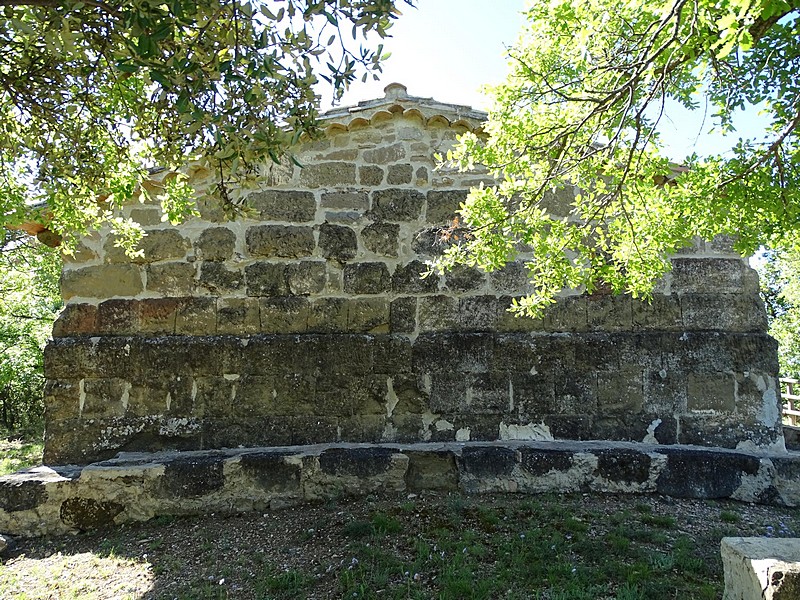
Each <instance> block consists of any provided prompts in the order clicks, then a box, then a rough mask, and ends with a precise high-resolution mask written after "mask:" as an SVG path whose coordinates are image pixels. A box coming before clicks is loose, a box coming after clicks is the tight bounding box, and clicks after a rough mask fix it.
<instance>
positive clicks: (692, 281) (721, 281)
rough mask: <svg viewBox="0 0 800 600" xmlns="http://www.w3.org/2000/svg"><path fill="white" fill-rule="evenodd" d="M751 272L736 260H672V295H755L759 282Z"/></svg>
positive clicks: (741, 262) (740, 260) (740, 261)
mask: <svg viewBox="0 0 800 600" xmlns="http://www.w3.org/2000/svg"><path fill="white" fill-rule="evenodd" d="M751 272H752V269H750V267H749V266H747V265H746V264H745V263H744V262H743V261H742V259H737V258H674V259H672V285H671V287H672V291H673V293H679V294H681V293H690V294H695V293H704V292H708V291H709V290H715V291H717V292H720V293H739V294H742V293H744V294H757V293H758V279H757V277H754V276H752V275H750V273H751Z"/></svg>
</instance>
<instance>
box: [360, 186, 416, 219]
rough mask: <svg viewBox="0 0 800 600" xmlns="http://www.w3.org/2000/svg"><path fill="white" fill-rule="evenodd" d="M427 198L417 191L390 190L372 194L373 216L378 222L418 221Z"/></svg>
mask: <svg viewBox="0 0 800 600" xmlns="http://www.w3.org/2000/svg"><path fill="white" fill-rule="evenodd" d="M424 203H425V196H423V195H422V194H421V193H420V192H418V191H417V190H412V189H401V188H389V189H386V190H378V191H375V192H372V211H371V215H372V217H373V218H374V219H376V220H378V221H401V222H402V221H416V220H418V219H419V218H420V216H421V215H422V206H423V204H424Z"/></svg>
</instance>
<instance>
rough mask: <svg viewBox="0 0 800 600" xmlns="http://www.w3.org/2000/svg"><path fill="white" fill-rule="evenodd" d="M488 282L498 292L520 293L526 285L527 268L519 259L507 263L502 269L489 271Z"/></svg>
mask: <svg viewBox="0 0 800 600" xmlns="http://www.w3.org/2000/svg"><path fill="white" fill-rule="evenodd" d="M489 283H490V284H491V286H492V288H494V289H495V290H496V291H498V292H501V293H505V294H520V293H522V292H524V291H525V290H526V289H527V287H528V269H527V268H526V267H525V263H523V262H521V261H515V262H510V263H507V264H506V265H505V266H504V267H503V268H502V269H497V270H496V271H491V272H490V273H489Z"/></svg>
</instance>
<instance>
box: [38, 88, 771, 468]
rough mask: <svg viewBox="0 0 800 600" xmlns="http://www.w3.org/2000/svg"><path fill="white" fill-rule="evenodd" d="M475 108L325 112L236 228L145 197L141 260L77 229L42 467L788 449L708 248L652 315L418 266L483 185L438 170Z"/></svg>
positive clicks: (767, 376)
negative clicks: (172, 210) (533, 444)
mask: <svg viewBox="0 0 800 600" xmlns="http://www.w3.org/2000/svg"><path fill="white" fill-rule="evenodd" d="M484 116H485V115H483V114H482V113H480V112H477V111H474V110H471V109H469V108H467V107H462V106H454V105H446V104H441V103H438V102H436V101H434V100H430V99H422V98H414V97H410V96H408V95H407V94H406V93H405V88H403V87H402V86H400V85H398V84H392V85H390V86H388V87H387V95H386V97H385V98H382V99H378V100H374V101H370V102H365V103H361V104H360V105H359V106H357V107H352V108H343V109H338V110H336V111H333V112H331V113H328V115H327V116H326V117H325V123H326V127H327V129H326V136H325V137H324V138H323V139H320V140H315V141H306V142H304V143H302V145H301V146H300V148H299V149H298V150H297V152H296V157H297V160H298V162H299V163H300V164H301V165H303V167H302V168H300V167H298V166H294V165H292V166H287V165H272V166H271V167H269V168H268V169H266V171H265V174H264V178H263V181H262V185H261V187H260V189H258V190H256V191H254V192H252V193H250V195H249V196H247V197H246V199H245V202H246V206H247V207H248V213H247V216H246V217H245V218H242V219H239V220H236V221H232V222H228V221H225V220H224V218H223V216H222V214H221V213H220V211H219V209H218V208H217V207H215V206H214V205H213V204H212V203H205V202H202V201H201V202H200V210H201V213H202V216H201V217H199V218H196V219H192V220H190V221H188V222H186V223H184V224H182V225H180V226H177V227H173V226H171V225H169V224H168V223H162V222H161V219H160V211H159V209H158V208H157V207H155V206H150V205H146V204H143V205H136V206H130V207H128V208H126V209H125V211H124V212H125V214H126V215H129V216H132V217H133V218H135V219H136V220H138V221H139V222H141V223H142V224H143V225H144V226H145V228H146V231H147V236H146V237H145V238H144V240H143V242H142V245H141V247H142V250H143V252H144V254H143V256H142V257H141V258H136V259H129V258H127V257H126V256H125V255H124V254H123V253H122V252H121V251H120V250H119V249H118V248H117V247H115V245H114V239H113V238H112V237H111V236H109V235H105V234H95V235H93V236H91V237H89V238H87V239H85V240H84V241H83V242H82V243H81V244H80V247H79V248H78V251H77V252H76V255H75V257H74V258H73V259H72V260H71V261H70V262H69V264H67V265H66V267H65V269H64V273H63V279H62V290H63V294H64V299H65V301H66V308H65V310H64V312H63V314H62V315H61V317H60V318H59V319H58V321H57V322H56V324H55V328H54V332H53V336H54V339H53V341H52V342H51V343H50V344H49V346H48V348H47V351H46V361H45V362H46V364H45V372H46V376H47V385H46V392H45V402H46V411H47V412H46V419H47V433H46V446H45V462H46V463H47V464H67V463H78V464H85V463H89V462H92V461H96V460H103V459H108V458H110V457H113V456H114V455H116V454H117V453H118V452H120V451H148V452H149V451H159V450H203V449H222V448H238V447H257V446H286V445H304V444H311V443H332V442H370V443H377V442H403V443H414V442H461V441H495V440H539V441H547V440H613V441H621V442H624V441H635V442H647V443H650V444H665V445H671V444H692V445H699V446H715V447H721V448H729V449H736V448H739V449H747V450H756V449H770V450H773V451H775V450H782V449H783V437H782V432H781V429H780V410H779V400H778V389H777V386H776V375H777V371H778V366H777V358H776V346H775V343H774V342H773V340H772V339H771V338H769V337H768V336H767V335H766V333H765V330H766V317H765V312H764V309H763V306H762V304H761V302H760V299H759V296H758V282H757V277H756V274H755V272H754V271H753V270H752V269H751V268H750V267H749V266H748V263H747V261H746V260H745V259H742V258H741V257H739V256H738V255H736V254H735V253H733V252H732V250H731V249H730V246H729V244H726V243H725V241H724V240H715V241H714V242H698V243H697V244H695V246H694V247H693V248H689V249H687V250H686V251H685V252H683V253H681V254H680V255H678V256H676V257H675V258H674V260H673V270H672V272H671V273H670V274H669V275H668V276H667V277H666V278H665V280H664V281H663V282H662V284H661V285H660V287H659V289H658V293H657V294H656V296H655V297H654V299H653V301H652V303H651V304H648V303H642V302H638V301H634V300H632V299H631V298H630V297H628V296H611V295H602V294H598V295H592V296H587V295H582V294H580V293H577V292H574V293H567V294H564V296H563V297H562V298H561V299H560V301H559V302H558V304H557V305H556V306H555V307H554V308H553V309H552V310H550V311H549V312H548V313H547V314H546V315H545V317H544V318H543V319H541V320H531V319H518V318H514V317H512V316H511V315H510V314H509V313H508V312H507V311H506V308H507V307H508V306H509V304H510V302H511V300H512V299H513V298H514V297H516V296H519V295H521V294H524V293H526V291H528V287H527V286H528V284H527V279H526V273H525V269H524V268H523V266H522V262H515V263H512V264H510V265H508V266H507V267H506V268H504V269H503V270H501V271H496V272H493V273H485V272H482V271H480V270H477V269H474V268H467V267H462V268H459V269H457V270H455V271H452V272H450V273H447V274H446V275H444V276H441V277H440V276H436V275H430V276H428V277H424V278H423V277H421V276H420V275H421V274H423V273H424V272H425V271H426V260H429V259H430V258H431V257H433V256H435V255H437V254H438V253H440V252H442V250H443V248H444V246H445V244H446V243H452V241H451V242H443V241H442V238H441V236H440V235H439V231H440V230H441V228H442V227H444V226H447V225H448V224H450V223H451V222H452V219H453V218H454V216H455V214H456V210H457V209H458V207H459V204H460V203H461V202H462V201H463V199H464V198H465V197H466V195H467V193H468V190H469V188H470V187H471V186H475V185H477V184H479V183H481V182H483V183H491V179H490V178H489V177H488V175H487V174H486V173H480V172H478V173H474V172H473V173H458V172H454V171H450V170H446V169H445V170H436V168H435V167H436V162H437V161H436V158H435V155H436V154H437V153H445V152H446V151H447V149H448V148H449V147H451V145H452V144H454V143H455V140H456V137H457V136H458V134H460V133H462V132H465V131H478V130H480V126H481V122H482V119H483V118H484ZM193 176H194V177H195V178H196V180H201V179H202V177H203V176H204V173H203V172H202V170H196V172H195V173H194V175H193ZM573 193H574V192H573V191H571V190H567V191H564V192H562V193H561V195H559V196H556V197H553V198H550V199H548V203H549V205H550V206H552V210H553V211H559V210H562V211H563V210H565V207H566V206H567V205H568V203H569V201H570V198H571V197H572V194H573ZM524 258H525V256H521V257H520V261H521V260H522V259H524Z"/></svg>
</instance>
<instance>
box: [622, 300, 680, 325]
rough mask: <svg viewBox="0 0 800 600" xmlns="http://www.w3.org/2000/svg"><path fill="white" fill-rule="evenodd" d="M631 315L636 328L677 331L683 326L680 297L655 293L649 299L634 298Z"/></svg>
mask: <svg viewBox="0 0 800 600" xmlns="http://www.w3.org/2000/svg"><path fill="white" fill-rule="evenodd" d="M631 317H632V319H631V320H632V325H633V328H634V329H661V330H667V331H676V330H680V329H682V328H683V318H682V316H681V304H680V299H679V298H678V297H677V296H663V295H661V294H655V295H654V296H653V297H652V298H651V299H650V300H649V301H647V300H633V301H632V302H631Z"/></svg>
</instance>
